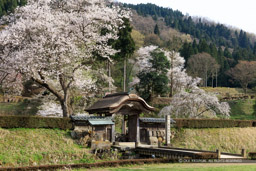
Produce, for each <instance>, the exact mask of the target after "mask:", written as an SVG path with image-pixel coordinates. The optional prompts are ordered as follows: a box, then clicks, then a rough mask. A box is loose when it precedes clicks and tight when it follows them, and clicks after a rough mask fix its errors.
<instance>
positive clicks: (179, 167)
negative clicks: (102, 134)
mask: <svg viewBox="0 0 256 171" xmlns="http://www.w3.org/2000/svg"><path fill="white" fill-rule="evenodd" d="M80 170H85V169H80ZM92 170H99V171H101V170H104V171H105V170H109V171H130V170H133V171H141V170H147V171H155V170H159V171H162V170H175V171H205V170H207V171H249V170H256V165H255V164H242V163H241V164H240V163H207V164H206V163H204V164H203V163H199V164H194V163H184V164H153V165H133V166H126V167H118V168H95V169H92Z"/></svg>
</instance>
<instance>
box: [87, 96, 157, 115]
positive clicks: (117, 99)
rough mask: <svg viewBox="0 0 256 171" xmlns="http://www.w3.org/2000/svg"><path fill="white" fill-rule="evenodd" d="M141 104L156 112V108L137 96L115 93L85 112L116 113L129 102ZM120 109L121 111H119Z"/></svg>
mask: <svg viewBox="0 0 256 171" xmlns="http://www.w3.org/2000/svg"><path fill="white" fill-rule="evenodd" d="M133 101H134V102H139V103H140V104H141V105H142V106H143V107H144V108H145V109H146V110H148V111H154V107H152V106H150V105H148V104H147V102H146V101H145V100H144V99H143V98H141V97H139V96H138V95H136V94H128V93H114V94H109V95H107V96H105V97H104V98H102V99H100V100H98V101H97V102H95V103H94V104H93V105H92V106H90V107H89V108H87V109H85V111H87V112H89V113H90V114H92V113H115V112H116V110H115V109H117V110H120V109H121V108H122V106H123V105H125V104H126V103H127V102H133ZM118 108H119V109H118Z"/></svg>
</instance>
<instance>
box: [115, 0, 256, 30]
mask: <svg viewBox="0 0 256 171" xmlns="http://www.w3.org/2000/svg"><path fill="white" fill-rule="evenodd" d="M117 1H119V2H125V3H131V4H138V3H153V4H156V5H158V6H163V7H170V8H172V9H174V10H176V9H177V10H179V11H181V12H182V13H183V14H187V13H188V14H189V15H191V16H200V17H204V18H208V19H210V20H212V21H215V22H219V23H221V24H226V25H229V26H233V27H236V28H239V29H243V30H244V31H247V32H251V33H255V34H256V1H255V0H117Z"/></svg>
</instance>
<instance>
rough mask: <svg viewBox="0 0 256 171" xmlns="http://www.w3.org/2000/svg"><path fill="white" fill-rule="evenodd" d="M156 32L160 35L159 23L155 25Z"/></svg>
mask: <svg viewBox="0 0 256 171" xmlns="http://www.w3.org/2000/svg"><path fill="white" fill-rule="evenodd" d="M154 34H157V35H160V31H159V28H158V25H157V24H156V25H155V28H154Z"/></svg>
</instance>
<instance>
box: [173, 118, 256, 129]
mask: <svg viewBox="0 0 256 171" xmlns="http://www.w3.org/2000/svg"><path fill="white" fill-rule="evenodd" d="M174 120H175V121H176V127H177V128H232V127H252V126H253V121H246V120H231V119H174Z"/></svg>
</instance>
